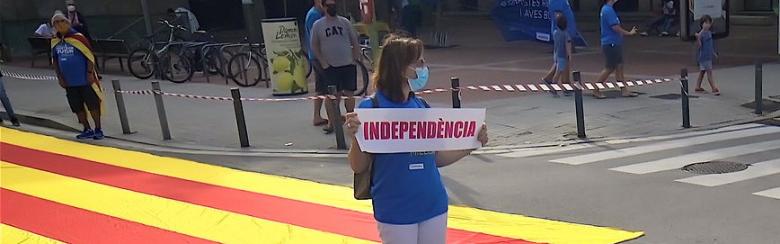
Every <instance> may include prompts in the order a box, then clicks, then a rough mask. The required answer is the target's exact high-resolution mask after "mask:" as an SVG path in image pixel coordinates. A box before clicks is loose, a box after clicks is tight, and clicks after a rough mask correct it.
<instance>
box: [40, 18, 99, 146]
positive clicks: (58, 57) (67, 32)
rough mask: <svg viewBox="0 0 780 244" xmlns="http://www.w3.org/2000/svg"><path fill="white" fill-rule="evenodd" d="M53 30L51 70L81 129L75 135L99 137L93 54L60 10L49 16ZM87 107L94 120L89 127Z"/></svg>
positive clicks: (85, 137) (96, 83) (97, 99)
mask: <svg viewBox="0 0 780 244" xmlns="http://www.w3.org/2000/svg"><path fill="white" fill-rule="evenodd" d="M51 23H52V26H54V28H55V29H56V30H57V34H56V35H55V37H54V38H52V40H51V48H52V50H51V52H52V59H53V61H54V62H53V63H54V70H55V71H56V73H57V78H58V80H59V83H60V86H61V87H62V88H65V94H66V97H67V98H68V104H69V105H70V109H71V111H73V113H75V114H76V116H77V117H78V120H79V123H81V124H82V125H84V130H83V131H82V132H81V133H80V134H79V135H77V136H76V138H78V139H90V138H92V139H95V140H100V139H103V131H102V129H101V124H100V115H101V114H102V111H101V110H102V105H103V90H102V87H101V86H100V79H99V78H98V74H97V72H96V71H95V55H94V54H93V53H92V46H91V45H90V43H89V40H88V39H87V38H86V37H85V36H84V35H83V34H81V33H79V32H78V31H76V30H75V29H73V28H72V27H71V23H70V19H68V18H67V17H66V16H65V15H63V14H55V15H54V16H53V17H52V18H51ZM87 111H89V113H90V115H92V119H93V120H94V122H95V129H94V130H93V129H92V127H91V126H90V124H89V120H88V119H87Z"/></svg>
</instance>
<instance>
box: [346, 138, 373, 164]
mask: <svg viewBox="0 0 780 244" xmlns="http://www.w3.org/2000/svg"><path fill="white" fill-rule="evenodd" d="M348 158H349V166H350V167H352V171H354V172H355V173H363V171H366V169H368V164H369V163H371V161H373V160H374V159H373V157H372V156H371V154H368V153H365V152H363V151H361V150H360V145H359V144H358V143H357V139H355V138H354V137H353V138H352V147H350V148H349V156H348Z"/></svg>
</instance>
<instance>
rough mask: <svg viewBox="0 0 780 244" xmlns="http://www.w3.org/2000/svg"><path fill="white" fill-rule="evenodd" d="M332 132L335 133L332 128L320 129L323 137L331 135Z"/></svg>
mask: <svg viewBox="0 0 780 244" xmlns="http://www.w3.org/2000/svg"><path fill="white" fill-rule="evenodd" d="M333 131H335V130H334V129H333V128H332V127H325V128H322V132H323V133H325V135H330V134H333Z"/></svg>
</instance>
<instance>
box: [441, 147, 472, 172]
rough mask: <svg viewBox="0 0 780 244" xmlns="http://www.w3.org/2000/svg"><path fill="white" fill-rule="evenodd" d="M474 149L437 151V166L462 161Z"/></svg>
mask: <svg viewBox="0 0 780 244" xmlns="http://www.w3.org/2000/svg"><path fill="white" fill-rule="evenodd" d="M473 151H474V150H473V149H468V150H459V151H442V152H436V167H439V168H441V167H446V166H448V165H450V164H454V163H455V162H458V161H460V160H461V159H463V158H465V157H466V156H468V155H470V154H471V152H473Z"/></svg>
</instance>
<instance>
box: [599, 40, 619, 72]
mask: <svg viewBox="0 0 780 244" xmlns="http://www.w3.org/2000/svg"><path fill="white" fill-rule="evenodd" d="M601 50H602V51H603V52H604V57H605V60H606V64H605V66H604V67H606V68H607V69H616V68H617V67H618V65H621V64H623V45H614V44H610V45H604V46H601Z"/></svg>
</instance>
